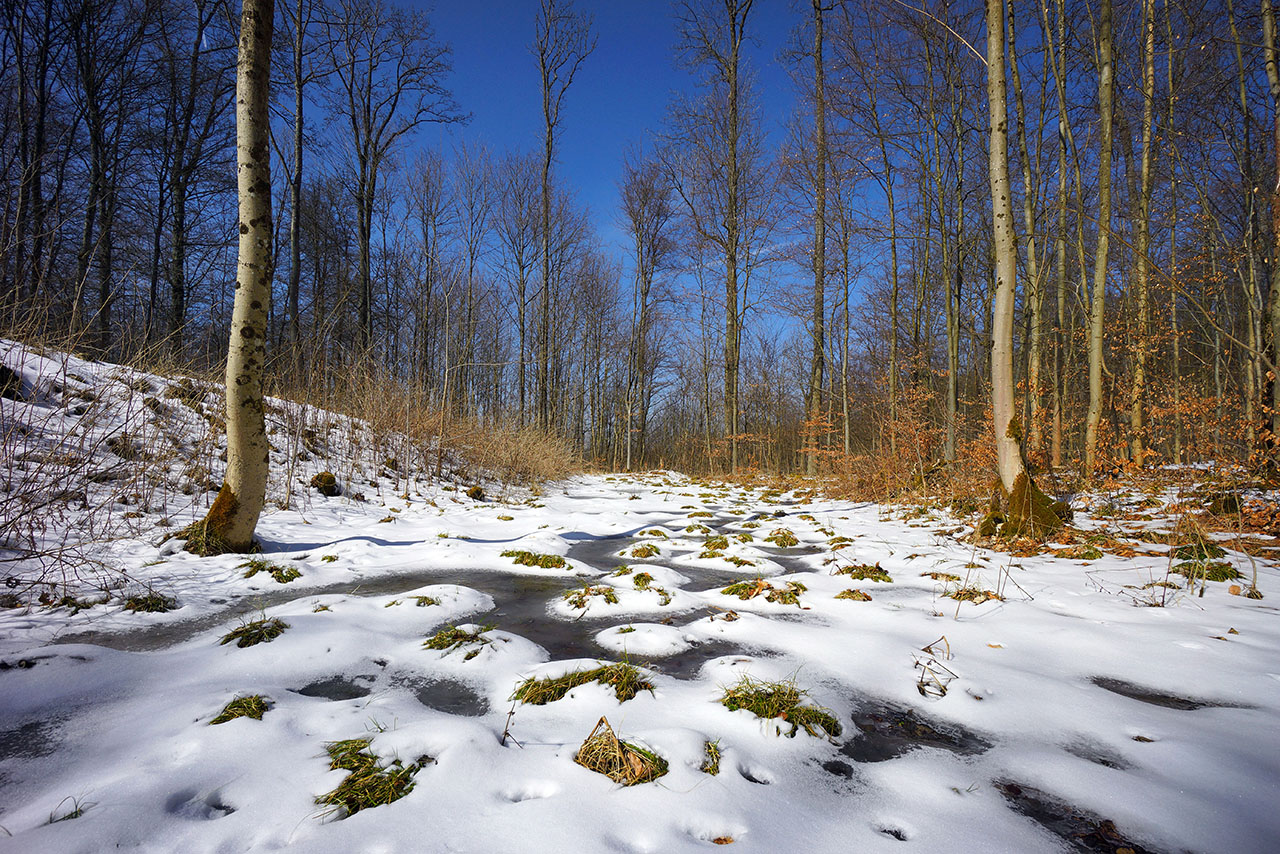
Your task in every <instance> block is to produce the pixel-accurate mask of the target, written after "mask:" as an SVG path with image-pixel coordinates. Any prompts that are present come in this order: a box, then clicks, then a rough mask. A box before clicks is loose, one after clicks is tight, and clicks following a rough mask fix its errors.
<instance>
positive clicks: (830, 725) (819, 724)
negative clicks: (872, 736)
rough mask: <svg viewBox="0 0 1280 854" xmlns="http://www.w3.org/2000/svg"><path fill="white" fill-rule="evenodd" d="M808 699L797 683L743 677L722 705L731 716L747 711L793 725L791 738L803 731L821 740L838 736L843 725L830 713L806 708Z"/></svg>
mask: <svg viewBox="0 0 1280 854" xmlns="http://www.w3.org/2000/svg"><path fill="white" fill-rule="evenodd" d="M807 697H808V694H807V692H805V691H803V690H801V689H800V688H798V687H796V684H795V683H794V682H762V681H760V680H759V679H754V678H752V677H750V676H743V677H742V680H741V681H740V682H738V684H737V685H733V686H731V687H729V688H726V689H725V691H724V695H723V696H722V697H721V698H720V703H721V705H723V706H724V707H725V708H726V709H728V710H729V711H731V712H736V711H738V710H739V709H746V710H747V711H749V712H751V713H752V714H753V715H755V716H756V717H758V718H779V719H781V720H784V721H786V722H787V723H789V724H791V731H790V732H788V733H786V736H787V737H788V738H794V737H795V734H796V733H797V732H798V731H799V730H801V729H803V730H804V731H805V732H807V733H808V734H809V735H812V736H819V735H820V734H821V733H822V732H825V733H826V734H827V735H830V736H837V735H839V734H840V733H841V732H842V728H841V726H840V722H839V721H837V720H836V719H835V716H834V715H832V714H831V712H830V711H829V710H827V709H821V708H816V707H814V706H802V705H800V702H801V701H802V700H804V699H806V698H807Z"/></svg>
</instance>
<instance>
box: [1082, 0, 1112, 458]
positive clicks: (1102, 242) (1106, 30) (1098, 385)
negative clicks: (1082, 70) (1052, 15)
mask: <svg viewBox="0 0 1280 854" xmlns="http://www.w3.org/2000/svg"><path fill="white" fill-rule="evenodd" d="M1113 38H1114V37H1113V34H1112V19H1111V0H1102V9H1101V11H1100V13H1099V15H1098V113H1099V117H1100V124H1101V129H1100V132H1099V140H1098V144H1099V146H1100V151H1099V154H1098V243H1097V247H1096V248H1095V249H1094V256H1093V293H1092V294H1091V295H1090V306H1089V411H1088V414H1087V415H1086V419H1085V439H1084V464H1085V471H1086V472H1087V473H1089V474H1092V472H1093V468H1094V465H1095V463H1096V462H1097V460H1098V426H1099V425H1100V424H1101V423H1102V359H1103V346H1102V345H1103V322H1104V316H1105V314H1106V305H1107V249H1108V246H1109V243H1110V241H1111V139H1112V120H1113V118H1114V113H1115V106H1114V91H1113V90H1114V80H1115V66H1114V63H1113V61H1112V47H1113Z"/></svg>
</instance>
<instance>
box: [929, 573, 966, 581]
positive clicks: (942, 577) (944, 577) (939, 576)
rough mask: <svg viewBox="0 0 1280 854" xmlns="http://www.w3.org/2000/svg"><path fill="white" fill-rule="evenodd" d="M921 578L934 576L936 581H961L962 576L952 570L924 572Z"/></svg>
mask: <svg viewBox="0 0 1280 854" xmlns="http://www.w3.org/2000/svg"><path fill="white" fill-rule="evenodd" d="M920 577H921V578H932V579H933V580H934V581H959V580H960V576H958V575H953V574H952V573H950V572H922V573H920Z"/></svg>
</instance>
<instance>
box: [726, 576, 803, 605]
mask: <svg viewBox="0 0 1280 854" xmlns="http://www.w3.org/2000/svg"><path fill="white" fill-rule="evenodd" d="M808 589H809V588H807V587H805V586H804V585H803V584H801V583H800V582H799V581H788V582H787V586H786V587H774V586H773V585H772V584H770V583H769V582H767V581H765V580H764V579H763V578H755V579H752V580H750V581H738V582H735V583H733V584H730V585H729V586H728V587H726V588H724V589H723V590H721V591H720V592H721V593H723V594H725V595H726V596H737V597H738V598H739V599H741V600H742V601H744V602H745V601H747V600H748V599H754V598H756V597H757V596H764V598H765V600H766V601H768V602H775V603H777V604H779V605H797V606H798V605H799V604H800V594H801V593H803V592H805V591H806V590H808Z"/></svg>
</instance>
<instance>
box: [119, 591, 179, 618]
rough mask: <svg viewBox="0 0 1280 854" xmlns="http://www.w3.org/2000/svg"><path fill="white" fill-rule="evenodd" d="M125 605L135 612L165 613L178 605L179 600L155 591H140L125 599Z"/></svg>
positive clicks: (127, 608)
mask: <svg viewBox="0 0 1280 854" xmlns="http://www.w3.org/2000/svg"><path fill="white" fill-rule="evenodd" d="M124 607H125V609H126V610H129V611H133V612H135V613H137V612H138V611H143V612H145V613H148V614H163V613H165V612H166V611H172V610H173V609H174V608H176V607H178V600H177V599H174V598H173V597H172V596H164V595H161V594H159V593H155V592H148V593H139V594H138V595H137V596H130V597H129V598H128V599H125V600H124Z"/></svg>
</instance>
